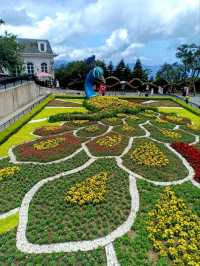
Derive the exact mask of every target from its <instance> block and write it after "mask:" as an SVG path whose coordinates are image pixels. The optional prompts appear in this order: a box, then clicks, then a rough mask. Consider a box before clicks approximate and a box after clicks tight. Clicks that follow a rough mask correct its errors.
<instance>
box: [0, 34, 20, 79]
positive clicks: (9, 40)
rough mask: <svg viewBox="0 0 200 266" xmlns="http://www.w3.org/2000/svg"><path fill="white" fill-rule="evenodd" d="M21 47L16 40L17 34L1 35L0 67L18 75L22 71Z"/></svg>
mask: <svg viewBox="0 0 200 266" xmlns="http://www.w3.org/2000/svg"><path fill="white" fill-rule="evenodd" d="M22 49H23V47H21V46H20V45H19V44H18V43H17V40H16V36H15V35H13V34H11V33H7V32H6V33H5V35H3V36H0V69H2V70H3V69H4V70H6V71H8V72H9V73H10V74H11V75H16V73H17V72H21V71H22V69H23V68H22V61H21V57H20V52H21V51H22Z"/></svg>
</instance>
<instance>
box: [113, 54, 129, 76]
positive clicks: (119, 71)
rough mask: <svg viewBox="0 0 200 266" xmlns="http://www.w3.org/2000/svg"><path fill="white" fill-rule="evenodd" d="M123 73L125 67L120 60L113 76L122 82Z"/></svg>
mask: <svg viewBox="0 0 200 266" xmlns="http://www.w3.org/2000/svg"><path fill="white" fill-rule="evenodd" d="M125 71H126V65H125V63H124V60H123V59H122V60H121V61H120V62H119V63H118V64H117V66H116V69H115V71H114V76H115V77H117V78H118V79H120V80H124V79H125Z"/></svg>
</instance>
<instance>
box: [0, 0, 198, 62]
mask: <svg viewBox="0 0 200 266" xmlns="http://www.w3.org/2000/svg"><path fill="white" fill-rule="evenodd" d="M1 1H2V4H1V7H0V14H1V11H2V10H5V9H6V8H7V9H10V11H9V12H12V8H10V7H11V6H12V2H13V1H14V0H10V3H11V4H10V6H9V7H8V5H7V1H5V0H1ZM14 2H15V1H14ZM14 2H13V6H15V5H14ZM18 6H19V7H18V10H23V12H24V15H25V14H28V15H30V14H31V17H34V23H33V24H30V25H29V24H27V25H22V26H16V25H14V24H15V23H10V24H9V25H7V28H6V29H7V30H8V31H10V32H13V33H15V34H17V35H19V36H20V37H29V38H48V39H50V41H51V43H52V45H53V47H54V49H55V50H56V52H60V53H61V56H63V55H64V54H65V55H66V56H67V58H69V59H73V58H74V59H78V58H82V57H84V56H87V55H88V54H90V53H92V52H93V53H96V54H97V55H98V56H99V57H100V58H102V57H104V58H105V59H108V60H110V59H113V60H115V59H116V58H119V57H124V58H128V57H134V56H143V55H142V54H140V53H139V49H140V48H143V47H147V46H148V43H149V42H151V41H155V40H167V41H169V42H172V43H173V42H176V40H180V39H181V38H182V39H184V40H186V41H191V42H192V40H193V39H194V38H196V35H197V33H199V32H200V15H199V13H200V5H199V0H167V1H160V0H123V1H121V0H96V1H95V0H77V1H72V2H70V1H63V0H60V1H59V0H58V1H57V2H52V1H50V0H47V1H43V2H41V1H39V0H35V1H33V0H30V1H25V0H19V5H18ZM13 10H14V8H13ZM15 11H16V9H15ZM5 20H6V18H5ZM8 23H9V21H8ZM2 30H3V28H2V29H1V31H2ZM170 40H171V41H170Z"/></svg>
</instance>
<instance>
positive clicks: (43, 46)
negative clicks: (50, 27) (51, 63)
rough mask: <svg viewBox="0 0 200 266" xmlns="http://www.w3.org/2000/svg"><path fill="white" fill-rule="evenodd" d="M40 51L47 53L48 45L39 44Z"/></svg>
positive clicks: (44, 43)
mask: <svg viewBox="0 0 200 266" xmlns="http://www.w3.org/2000/svg"><path fill="white" fill-rule="evenodd" d="M38 49H39V51H40V52H42V53H45V52H46V51H47V44H46V42H42V41H41V42H38Z"/></svg>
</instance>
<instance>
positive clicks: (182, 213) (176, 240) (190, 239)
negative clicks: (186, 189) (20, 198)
mask: <svg viewBox="0 0 200 266" xmlns="http://www.w3.org/2000/svg"><path fill="white" fill-rule="evenodd" d="M147 231H148V232H149V239H150V240H151V242H152V244H153V248H154V250H155V251H157V252H159V255H160V256H164V257H168V258H169V259H170V260H171V261H172V263H173V265H196V266H197V265H199V261H200V253H199V250H200V241H199V240H200V238H199V236H200V219H199V217H198V216H197V215H195V214H193V213H192V211H191V210H190V208H188V206H187V205H186V203H185V202H184V201H183V200H182V199H179V198H177V196H176V194H175V192H173V191H172V190H171V189H170V188H169V187H167V188H165V189H164V191H163V193H162V196H161V199H160V200H159V202H158V203H157V204H156V206H155V209H154V210H153V211H150V212H149V213H148V220H147Z"/></svg>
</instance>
